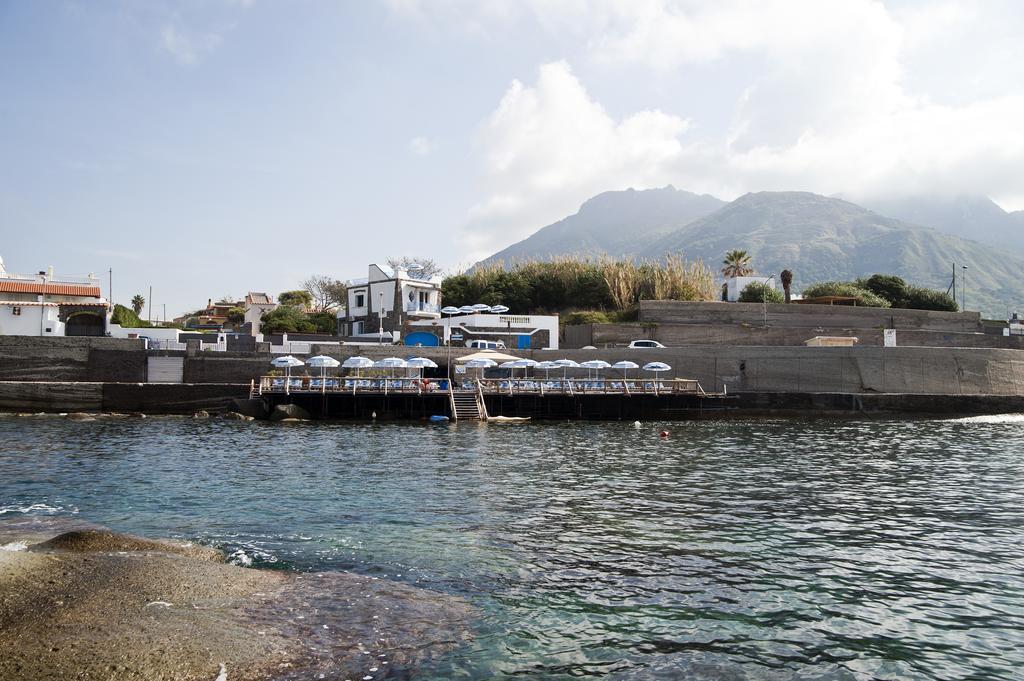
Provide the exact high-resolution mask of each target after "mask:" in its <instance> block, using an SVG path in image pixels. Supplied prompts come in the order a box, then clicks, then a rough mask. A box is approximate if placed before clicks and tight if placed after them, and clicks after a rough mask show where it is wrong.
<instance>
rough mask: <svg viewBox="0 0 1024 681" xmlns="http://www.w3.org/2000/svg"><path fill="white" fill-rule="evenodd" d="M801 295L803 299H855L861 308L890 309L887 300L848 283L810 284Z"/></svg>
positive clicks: (824, 282)
mask: <svg viewBox="0 0 1024 681" xmlns="http://www.w3.org/2000/svg"><path fill="white" fill-rule="evenodd" d="M803 295H804V298H818V297H821V296H843V297H846V298H856V299H857V304H858V305H861V306H863V307H892V305H891V304H890V303H889V301H888V300H886V299H884V298H881V297H879V296H877V295H875V294H874V293H872V292H871V291H868V290H867V289H863V288H861V287H859V286H857V285H856V284H853V283H851V282H848V281H823V282H820V283H817V284H811V285H810V286H808V287H807V288H805V289H804V294H803Z"/></svg>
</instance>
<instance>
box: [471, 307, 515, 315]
mask: <svg viewBox="0 0 1024 681" xmlns="http://www.w3.org/2000/svg"><path fill="white" fill-rule="evenodd" d="M474 307H475V306H474ZM490 311H491V314H505V313H506V312H508V308H507V307H505V306H504V305H493V306H491V308H490Z"/></svg>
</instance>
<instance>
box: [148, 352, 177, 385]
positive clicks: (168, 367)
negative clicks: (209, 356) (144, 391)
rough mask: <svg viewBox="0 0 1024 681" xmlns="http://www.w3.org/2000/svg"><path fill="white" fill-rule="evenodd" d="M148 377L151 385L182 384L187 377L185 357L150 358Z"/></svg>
mask: <svg viewBox="0 0 1024 681" xmlns="http://www.w3.org/2000/svg"><path fill="white" fill-rule="evenodd" d="M147 359H148V360H149V366H148V367H147V369H148V371H147V373H146V376H147V378H148V380H149V382H150V383H181V382H182V379H183V378H184V376H185V358H184V357H149V358H147Z"/></svg>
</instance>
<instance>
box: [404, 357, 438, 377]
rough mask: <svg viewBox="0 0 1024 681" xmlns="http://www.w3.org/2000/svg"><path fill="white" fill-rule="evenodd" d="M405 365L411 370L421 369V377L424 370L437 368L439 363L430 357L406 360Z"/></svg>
mask: <svg viewBox="0 0 1024 681" xmlns="http://www.w3.org/2000/svg"><path fill="white" fill-rule="evenodd" d="M405 365H406V366H407V367H409V368H411V369H419V370H420V376H422V375H423V370H424V369H436V368H437V362H435V361H434V360H432V359H430V358H429V357H413V358H412V359H409V360H406V362H405Z"/></svg>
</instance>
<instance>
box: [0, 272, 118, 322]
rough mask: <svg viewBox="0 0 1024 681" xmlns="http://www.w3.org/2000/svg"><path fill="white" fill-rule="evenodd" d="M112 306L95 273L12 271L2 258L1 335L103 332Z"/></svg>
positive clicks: (0, 284) (0, 288) (0, 286)
mask: <svg viewBox="0 0 1024 681" xmlns="http://www.w3.org/2000/svg"><path fill="white" fill-rule="evenodd" d="M108 307H109V306H108V304H107V301H106V300H105V299H104V298H103V294H102V292H101V291H100V286H99V280H98V279H97V278H96V277H94V276H93V275H89V276H88V277H56V276H54V274H53V268H52V267H51V268H50V269H49V270H48V271H46V272H39V273H38V274H35V275H19V274H12V273H10V272H8V271H7V270H6V269H5V268H4V266H3V260H2V259H0V335H4V336H103V335H105V334H106V331H107V311H108Z"/></svg>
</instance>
